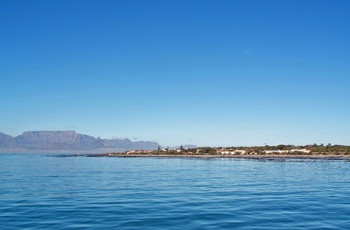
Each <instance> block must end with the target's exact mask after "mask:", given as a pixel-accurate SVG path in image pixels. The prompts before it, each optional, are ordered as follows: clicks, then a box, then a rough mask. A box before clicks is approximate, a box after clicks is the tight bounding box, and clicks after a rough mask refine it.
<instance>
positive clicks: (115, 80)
mask: <svg viewBox="0 0 350 230" xmlns="http://www.w3.org/2000/svg"><path fill="white" fill-rule="evenodd" d="M349 12H350V1H348V0H328V1H322V0H314V1H312V0H290V1H287V0H285V1H272V0H266V1H264V0H256V1H253V0H242V1H238V0H235V1H231V0H227V1H224V0H197V1H191V0H169V1H163V0H159V1H153V0H147V1H144V0H124V1H114V0H110V1H107V0H104V1H103V0H94V1H91V0H60V1H46V0H42V1H38V0H31V1H26V0H22V1H19V0H3V1H1V2H0V80H1V81H0V92H1V96H0V132H4V133H7V134H10V135H12V136H17V135H19V134H21V133H22V132H23V131H28V130H67V129H69V130H71V129H73V130H76V132H78V133H83V134H88V135H92V136H95V137H98V136H100V137H101V138H114V137H118V138H119V137H127V138H130V139H132V140H150V141H158V142H159V143H160V144H161V145H164V146H167V145H169V146H173V145H180V144H196V145H199V146H232V145H234V146H237V145H264V144H265V143H266V144H269V145H276V144H296V145H299V144H313V143H317V144H320V143H324V144H328V143H331V144H347V145H349V144H350V13H349Z"/></svg>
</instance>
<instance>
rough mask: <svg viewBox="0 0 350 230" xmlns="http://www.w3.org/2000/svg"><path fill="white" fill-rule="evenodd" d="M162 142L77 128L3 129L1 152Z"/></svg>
mask: <svg viewBox="0 0 350 230" xmlns="http://www.w3.org/2000/svg"><path fill="white" fill-rule="evenodd" d="M158 146H159V144H158V143H157V142H154V141H135V142H133V141H131V140H129V139H128V138H125V139H102V138H99V137H98V138H95V137H93V136H89V135H86V134H80V133H76V132H75V131H74V130H62V131H25V132H23V133H22V134H21V135H18V136H16V137H12V136H10V135H8V134H5V133H2V132H0V151H1V152H35V151H39V152H41V151H46V152H72V151H74V152H81V151H82V152H90V153H100V152H108V151H114V152H121V151H127V150H134V149H144V150H155V149H157V148H158Z"/></svg>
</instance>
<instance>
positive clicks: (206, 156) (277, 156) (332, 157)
mask: <svg viewBox="0 0 350 230" xmlns="http://www.w3.org/2000/svg"><path fill="white" fill-rule="evenodd" d="M88 156H89V157H124V158H138V157H153V158H159V157H160V158H204V159H211V158H233V159H256V160H264V159H265V160H266V159H279V160H283V159H325V160H350V155H280V154H273V155H209V154H204V155H196V154H191V155H185V154H124V153H105V154H90V155H88Z"/></svg>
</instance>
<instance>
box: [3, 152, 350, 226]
mask: <svg viewBox="0 0 350 230" xmlns="http://www.w3.org/2000/svg"><path fill="white" fill-rule="evenodd" d="M349 197H350V162H349V161H345V160H339V161H334V160H320V159H318V160H293V159H287V160H285V161H281V160H273V159H263V160H248V159H219V158H218V159H212V158H211V159H200V158H156V157H155V158H148V157H144V158H142V157H140V158H117V157H84V156H77V155H68V156H67V155H66V156H61V155H53V154H0V226H1V229H106V228H111V229H349V228H350V199H349Z"/></svg>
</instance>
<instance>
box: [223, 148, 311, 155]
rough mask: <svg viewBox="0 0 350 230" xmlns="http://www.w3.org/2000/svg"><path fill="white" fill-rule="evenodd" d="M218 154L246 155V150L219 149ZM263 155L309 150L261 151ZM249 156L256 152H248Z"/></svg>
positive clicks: (307, 151) (308, 151)
mask: <svg viewBox="0 0 350 230" xmlns="http://www.w3.org/2000/svg"><path fill="white" fill-rule="evenodd" d="M219 152H220V153H221V154H222V155H244V154H246V153H247V151H246V150H226V149H221V150H219ZM262 152H263V153H265V154H288V153H310V150H307V149H291V150H279V149H278V150H263V151H262ZM249 154H251V155H253V154H254V155H256V154H257V153H256V152H254V151H253V152H250V153H249Z"/></svg>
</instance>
